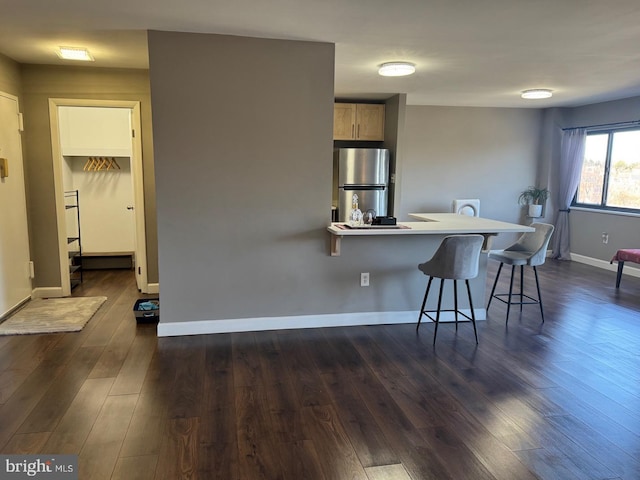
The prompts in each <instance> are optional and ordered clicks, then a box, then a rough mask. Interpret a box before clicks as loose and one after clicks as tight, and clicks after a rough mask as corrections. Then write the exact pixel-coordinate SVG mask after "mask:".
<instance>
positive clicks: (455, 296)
mask: <svg viewBox="0 0 640 480" xmlns="http://www.w3.org/2000/svg"><path fill="white" fill-rule="evenodd" d="M432 281H433V277H429V282H428V283H427V289H426V291H425V293H424V299H423V300H422V305H421V307H420V315H419V316H418V325H416V331H418V329H419V328H420V324H421V322H422V316H423V315H425V316H427V317H428V318H429V319H431V320H433V322H434V323H435V329H434V331H433V344H434V345H435V344H436V337H437V336H438V325H439V324H440V312H454V315H455V324H456V332H457V331H458V314H460V315H462V316H463V317H465V318H467V319H468V320H470V321H471V323H472V324H473V334H474V336H475V339H476V344H477V343H478V330H477V328H476V315H475V312H474V310H473V300H472V298H471V286H470V285H469V280H466V279H465V284H466V286H467V295H468V297H469V308H470V310H471V316H468V315H467V314H466V313H463V312H461V311H460V310H459V309H458V282H457V280H454V281H453V304H454V307H453V308H454V309H453V310H442V292H443V290H444V279H442V278H441V279H440V288H439V292H438V308H437V310H435V313H436V317H435V318H433V317H432V316H431V315H429V313H430V312H431V313H433V312H434V311H433V310H425V307H426V305H427V298H428V297H429V290H430V289H431V282H432Z"/></svg>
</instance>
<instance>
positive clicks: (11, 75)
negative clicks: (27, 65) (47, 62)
mask: <svg viewBox="0 0 640 480" xmlns="http://www.w3.org/2000/svg"><path fill="white" fill-rule="evenodd" d="M21 90H22V88H21V78H20V66H19V65H18V64H17V63H16V62H14V61H13V60H11V59H10V58H9V57H6V56H4V55H2V54H1V53H0V92H5V93H10V94H11V95H15V96H16V97H18V98H20V96H21V93H22V92H21Z"/></svg>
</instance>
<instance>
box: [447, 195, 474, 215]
mask: <svg viewBox="0 0 640 480" xmlns="http://www.w3.org/2000/svg"><path fill="white" fill-rule="evenodd" d="M451 211H452V212H453V213H458V214H460V215H468V216H470V217H479V216H480V199H479V198H465V199H458V200H454V201H453V204H452V209H451Z"/></svg>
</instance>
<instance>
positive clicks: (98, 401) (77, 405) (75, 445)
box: [42, 378, 113, 454]
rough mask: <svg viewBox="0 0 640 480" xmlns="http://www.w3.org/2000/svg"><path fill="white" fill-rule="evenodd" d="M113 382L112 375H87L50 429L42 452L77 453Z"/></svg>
mask: <svg viewBox="0 0 640 480" xmlns="http://www.w3.org/2000/svg"><path fill="white" fill-rule="evenodd" d="M112 383H113V379H112V378H98V379H87V380H86V381H85V382H84V384H83V385H82V387H81V388H80V390H79V391H78V394H77V395H76V396H75V398H74V399H73V401H72V402H71V404H70V405H69V408H68V409H67V411H66V413H65V415H64V416H63V417H62V419H61V420H60V422H59V423H58V424H57V425H56V427H55V429H54V430H53V432H51V435H50V436H49V438H48V440H47V443H46V445H45V446H44V448H43V450H42V452H50V453H53V452H55V453H59V454H78V453H79V452H80V450H81V449H82V446H83V445H84V443H85V441H86V440H87V437H88V436H89V433H90V432H91V429H92V428H93V425H94V424H95V422H96V419H97V418H98V415H99V414H100V411H101V410H102V407H103V405H104V402H105V401H106V399H107V394H108V393H109V389H110V388H111V385H112Z"/></svg>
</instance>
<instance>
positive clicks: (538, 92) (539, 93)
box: [520, 88, 553, 100]
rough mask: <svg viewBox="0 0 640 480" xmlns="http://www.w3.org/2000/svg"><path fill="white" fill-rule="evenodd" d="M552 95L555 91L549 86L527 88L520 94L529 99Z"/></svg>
mask: <svg viewBox="0 0 640 480" xmlns="http://www.w3.org/2000/svg"><path fill="white" fill-rule="evenodd" d="M552 95H553V92H552V91H551V90H549V89H548V88H532V89H531V90H525V91H524V92H522V95H520V96H521V97H522V98H526V99H528V100H539V99H541V98H549V97H551V96H552Z"/></svg>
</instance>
